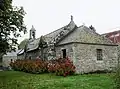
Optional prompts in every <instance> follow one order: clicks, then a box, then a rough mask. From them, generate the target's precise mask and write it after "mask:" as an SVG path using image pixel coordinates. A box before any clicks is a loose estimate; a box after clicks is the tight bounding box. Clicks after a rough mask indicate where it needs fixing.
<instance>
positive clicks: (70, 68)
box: [10, 58, 75, 76]
mask: <svg viewBox="0 0 120 89" xmlns="http://www.w3.org/2000/svg"><path fill="white" fill-rule="evenodd" d="M10 66H11V67H12V68H13V69H14V70H18V71H24V72H28V73H46V72H50V73H55V74H56V75H60V76H68V75H72V74H74V73H75V66H74V65H73V63H72V61H70V59H68V58H66V59H63V58H59V59H56V60H53V61H45V60H41V59H36V60H16V61H15V62H11V63H10Z"/></svg>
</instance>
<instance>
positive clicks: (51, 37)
mask: <svg viewBox="0 0 120 89" xmlns="http://www.w3.org/2000/svg"><path fill="white" fill-rule="evenodd" d="M75 27H77V25H76V24H75V23H74V21H73V20H71V21H70V23H69V24H68V25H66V26H64V27H62V28H60V29H58V30H55V31H53V32H51V33H49V34H47V35H44V37H45V41H47V42H48V43H49V42H54V41H55V42H58V41H59V40H60V39H61V38H62V37H64V36H65V35H67V34H68V33H69V32H71V31H72V30H73V29H74V28H75Z"/></svg>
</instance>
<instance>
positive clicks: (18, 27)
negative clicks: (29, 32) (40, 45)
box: [0, 0, 26, 54]
mask: <svg viewBox="0 0 120 89" xmlns="http://www.w3.org/2000/svg"><path fill="white" fill-rule="evenodd" d="M24 15H25V11H24V9H23V7H19V8H18V7H16V6H12V0H1V1H0V54H1V53H3V54H5V53H6V52H7V51H11V50H14V49H15V47H16V45H17V38H18V37H20V34H21V32H23V33H26V26H25V25H24V21H23V18H24Z"/></svg>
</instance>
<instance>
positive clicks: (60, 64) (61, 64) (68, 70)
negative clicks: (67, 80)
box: [48, 58, 75, 76]
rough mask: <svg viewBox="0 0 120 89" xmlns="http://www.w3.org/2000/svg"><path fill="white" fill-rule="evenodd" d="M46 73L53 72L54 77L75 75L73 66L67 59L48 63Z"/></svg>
mask: <svg viewBox="0 0 120 89" xmlns="http://www.w3.org/2000/svg"><path fill="white" fill-rule="evenodd" d="M48 71H49V72H55V74H56V75H60V76H68V75H72V74H74V73H75V66H74V65H73V62H72V61H70V59H69V58H65V59H64V58H59V59H56V60H53V61H51V62H49V64H48Z"/></svg>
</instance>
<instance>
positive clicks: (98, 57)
mask: <svg viewBox="0 0 120 89" xmlns="http://www.w3.org/2000/svg"><path fill="white" fill-rule="evenodd" d="M97 60H103V55H102V49H97Z"/></svg>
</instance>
